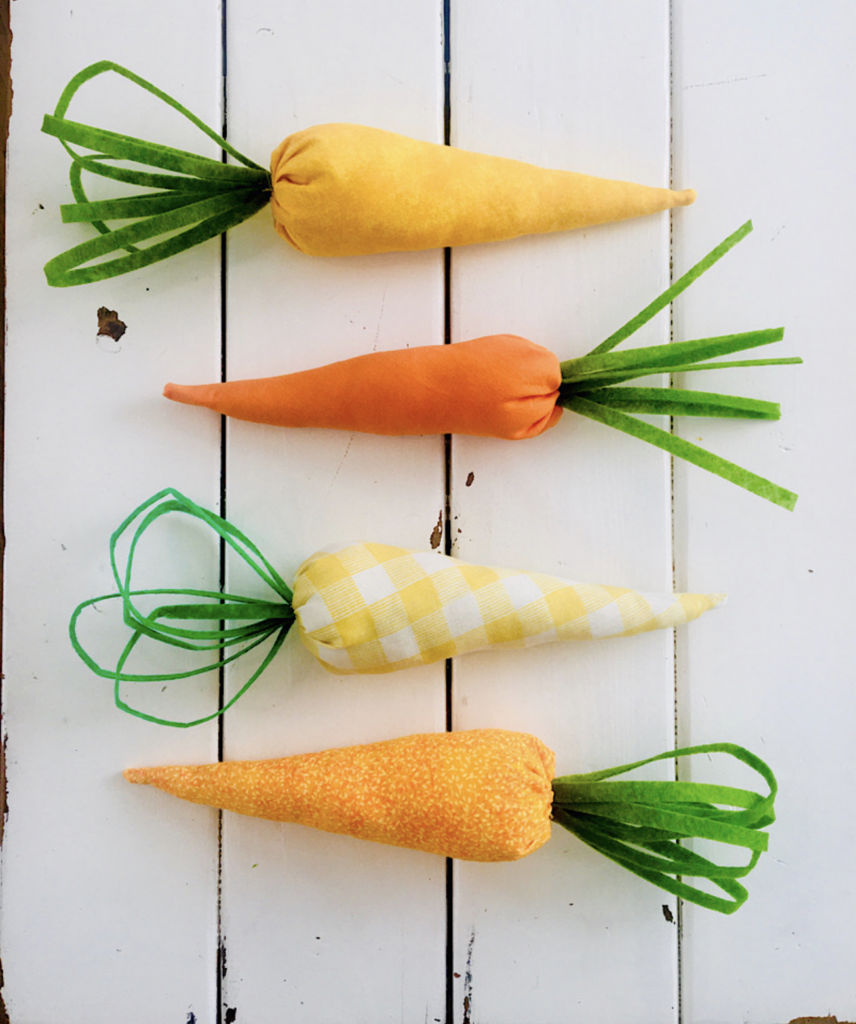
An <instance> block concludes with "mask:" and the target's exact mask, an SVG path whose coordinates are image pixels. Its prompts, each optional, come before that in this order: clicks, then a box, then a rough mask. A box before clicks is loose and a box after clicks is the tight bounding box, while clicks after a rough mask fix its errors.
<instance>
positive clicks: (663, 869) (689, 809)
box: [553, 743, 778, 914]
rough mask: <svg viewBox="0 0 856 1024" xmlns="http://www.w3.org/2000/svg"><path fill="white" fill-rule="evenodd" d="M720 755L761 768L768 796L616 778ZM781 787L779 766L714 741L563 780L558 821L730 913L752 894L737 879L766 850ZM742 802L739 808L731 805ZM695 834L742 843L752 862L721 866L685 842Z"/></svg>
mask: <svg viewBox="0 0 856 1024" xmlns="http://www.w3.org/2000/svg"><path fill="white" fill-rule="evenodd" d="M713 753H723V754H728V755H730V756H732V757H734V758H736V759H737V760H739V761H742V762H743V763H744V764H746V765H747V766H749V767H750V768H752V769H753V770H754V771H756V772H758V774H759V775H760V776H761V777H762V778H763V779H764V781H765V782H766V784H767V786H768V788H769V792H768V793H767V795H766V796H763V795H762V794H760V793H756V792H754V791H752V790H747V789H738V788H735V787H732V786H720V785H716V784H710V783H694V782H678V781H674V782H663V781H647V780H639V781H635V782H613V781H611V780H612V779H613V778H614V777H615V776H616V775H623V774H625V773H626V772H629V771H633V770H634V769H636V768H641V767H643V766H644V765H647V764H651V763H653V762H655V761H662V760H667V759H677V758H681V757H689V756H692V755H696V754H713ZM777 788H778V787H777V784H776V778H775V776H774V775H773V772H772V770H771V769H770V767H769V766H768V765H767V764H765V763H764V762H763V761H762V760H761V759H760V758H759V757H758V756H757V755H755V754H753V753H751V752H750V751H748V750H746V749H745V748H743V747H740V746H737V745H736V744H732V743H709V744H704V745H701V746H694V747H684V748H682V749H680V750H673V751H666V752H665V753H663V754H658V755H656V756H655V757H650V758H646V759H645V760H643V761H636V762H633V763H632V764H626V765H620V766H618V767H617V768H609V769H606V770H604V771H600V772H588V773H582V774H578V775H565V776H561V777H559V778H556V779H554V781H553V792H554V801H553V819H554V820H555V821H556V822H557V823H558V824H559V825H561V826H562V827H564V828H566V829H568V831H570V832H573V833H574V834H575V835H576V836H577V837H578V838H579V839H581V840H582V841H583V842H585V843H587V844H588V845H589V846H591V847H593V848H594V849H596V850H598V851H599V852H600V853H602V854H604V856H606V857H609V858H610V859H611V860H614V861H615V862H616V863H618V864H621V865H622V866H623V867H625V868H627V869H628V870H629V871H632V872H634V873H635V874H637V875H639V876H640V877H642V878H645V879H647V881H649V882H652V883H653V884H654V885H657V886H659V887H660V888H662V889H665V890H666V891H668V892H671V893H673V894H674V895H676V896H680V897H682V898H683V899H686V900H689V901H691V902H693V903H697V904H699V905H700V906H703V907H707V908H709V909H711V910H717V911H719V912H721V913H726V914H730V913H733V912H734V911H735V910H737V909H738V908H739V907H740V906H741V905H742V904H743V903H744V902H745V900H746V898H747V895H748V893H747V890H746V888H745V887H744V886H743V885H741V884H740V883H739V882H737V881H736V879H737V878H740V877H744V876H745V875H747V874H748V873H749V872H750V871H751V870H752V869H753V868H754V867H755V864H756V863H757V861H758V858H759V856H760V854H761V853H762V852H763V851H764V850H766V849H767V842H768V837H767V833H766V832H761V831H759V829H760V828H763V827H766V826H767V825H769V824H770V823H772V822H773V821H774V820H775V814H774V809H773V807H774V802H775V797H776V792H777ZM735 807H736V808H739V809H738V810H733V809H731V808H735ZM690 838H701V839H706V840H710V841H713V842H719V843H725V844H728V845H732V846H739V847H742V848H744V849H746V850H748V851H749V852H750V857H749V861H748V863H747V864H743V865H737V866H733V865H718V864H716V863H714V862H713V861H711V860H708V859H707V858H705V857H702V856H700V855H699V854H697V853H696V852H694V851H692V850H688V849H686V848H685V847H682V846H680V845H678V843H679V841H680V840H683V839H690ZM684 876H689V877H699V878H705V879H708V880H709V881H711V882H712V883H713V884H714V885H715V886H717V887H718V888H719V889H720V890H721V891H722V892H723V893H724V894H725V897H722V896H717V895H715V894H714V893H710V892H707V891H706V890H703V889H699V888H698V887H696V886H692V885H689V884H687V883H686V882H684V881H683V877H684ZM726 897H727V898H726Z"/></svg>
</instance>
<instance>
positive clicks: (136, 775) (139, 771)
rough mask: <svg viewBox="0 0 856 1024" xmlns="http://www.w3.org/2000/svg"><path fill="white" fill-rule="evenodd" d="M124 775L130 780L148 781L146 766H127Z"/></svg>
mask: <svg viewBox="0 0 856 1024" xmlns="http://www.w3.org/2000/svg"><path fill="white" fill-rule="evenodd" d="M122 775H123V776H124V777H125V778H126V779H127V780H128V782H141V783H146V782H148V773H147V772H146V769H145V768H126V769H125V770H124V771H123V772H122Z"/></svg>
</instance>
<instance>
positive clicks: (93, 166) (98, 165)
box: [71, 155, 231, 202]
mask: <svg viewBox="0 0 856 1024" xmlns="http://www.w3.org/2000/svg"><path fill="white" fill-rule="evenodd" d="M111 159H112V157H109V156H98V155H94V156H80V157H75V158H74V159H73V160H72V161H71V173H73V174H76V175H77V176H78V178H79V176H80V174H81V172H82V171H86V172H87V173H88V174H96V175H98V176H99V177H102V178H109V179H110V180H111V181H121V182H124V183H125V184H127V185H141V186H142V187H144V188H161V189H168V190H169V191H172V192H222V191H223V188H224V183H223V182H222V181H213V180H208V179H205V178H189V177H187V176H186V175H182V174H152V173H150V172H149V171H140V170H137V169H136V168H131V167H117V166H115V165H114V164H111V163H108V161H109V160H111ZM230 187H231V186H230ZM72 192H74V186H73V185H72ZM75 198H77V194H76V193H75ZM78 202H87V199H86V197H85V196H82V197H81V198H80V199H78Z"/></svg>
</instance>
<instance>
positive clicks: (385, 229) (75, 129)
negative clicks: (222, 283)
mask: <svg viewBox="0 0 856 1024" xmlns="http://www.w3.org/2000/svg"><path fill="white" fill-rule="evenodd" d="M105 72H114V73H115V74H118V75H121V76H122V77H123V78H126V79H128V80H129V81H131V82H134V83H135V84H136V85H138V86H140V87H141V88H142V89H145V90H146V91H147V92H149V93H151V94H152V95H154V96H157V97H158V98H159V99H161V100H163V102H164V103H167V104H168V105H169V106H170V107H172V108H173V109H174V110H177V111H178V112H179V113H180V114H182V115H183V116H184V117H186V118H187V119H188V120H189V121H190V122H191V123H192V124H194V125H195V126H196V127H197V128H198V129H199V130H200V131H202V132H203V133H204V134H205V135H206V136H208V138H209V139H212V140H213V141H214V142H216V143H217V144H218V145H219V146H221V147H222V149H223V150H224V151H225V152H226V153H228V154H229V155H230V156H231V157H233V158H234V159H235V160H236V161H238V165H235V164H224V163H221V162H220V161H219V160H212V159H211V158H210V157H203V156H199V155H197V154H194V153H188V152H185V151H184V150H177V149H172V148H170V147H167V146H162V145H159V144H156V143H152V142H147V141H145V140H142V139H137V138H133V137H131V136H128V135H119V134H116V133H114V132H108V131H103V130H101V129H99V128H94V127H92V126H90V125H84V124H80V123H78V122H75V121H70V120H69V119H68V118H67V117H66V113H67V111H68V107H69V104H70V103H71V100H72V99H73V97H74V95H75V93H76V92H77V90H78V89H79V88H80V87H81V86H82V85H83V84H84V83H85V82H88V81H89V80H90V79H92V78H95V77H96V76H98V75H101V74H103V73H105ZM42 130H43V131H44V132H47V133H48V134H50V135H54V136H56V137H57V138H58V139H59V140H60V142H62V144H63V146H64V147H65V149H66V151H67V152H68V154H69V156H70V157H71V158H72V165H71V172H70V181H71V188H72V193H73V195H74V198H75V203H73V204H71V205H68V206H63V207H62V208H61V212H62V217H63V220H64V221H65V222H89V223H92V224H93V225H94V227H95V228H96V229H97V230H98V231H99V232H101V234H102V237H101V238H96V239H93V240H92V241H89V242H84V243H83V244H81V245H78V246H75V247H74V248H73V249H69V250H68V251H67V252H65V253H62V254H61V255H60V256H58V257H56V258H55V259H53V260H51V261H50V262H49V263H48V264H47V265H46V267H45V274H46V276H47V279H48V283H49V284H52V285H56V286H60V287H62V286H67V285H76V284H85V283H88V282H92V281H102V280H104V279H106V278H109V277H115V276H116V275H118V274H124V273H126V272H128V271H130V270H136V269H138V268H139V267H144V266H149V265H150V264H152V263H156V262H158V261H159V260H162V259H166V258H167V257H168V256H172V255H174V254H175V253H178V252H182V251H184V250H185V249H189V248H191V247H192V246H194V245H198V244H199V243H200V242H203V241H205V240H206V239H208V238H211V237H213V236H215V235H218V234H221V233H222V232H223V231H225V230H227V228H230V227H234V226H235V225H237V224H239V223H241V221H243V220H246V219H247V218H248V217H250V216H252V215H253V214H254V213H255V212H256V211H257V210H259V209H260V208H261V207H263V206H266V205H267V204H268V203H270V205H271V209H272V212H273V218H274V224H275V227H276V230H277V232H278V233H279V234H280V235H281V236H282V237H283V238H284V239H285V240H286V241H287V242H288V243H289V244H290V245H292V246H294V248H296V249H299V250H300V251H301V252H305V253H309V254H312V255H317V256H353V255H362V254H366V253H380V252H392V251H402V250H415V249H434V248H443V247H445V246H457V245H471V244H474V243H477V242H490V241H499V240H502V239H507V238H515V237H517V236H519V235H525V234H535V233H543V232H552V231H567V230H570V229H573V228H579V227H584V226H588V225H594V224H601V223H604V222H606V221H616V220H623V219H626V218H628V217H639V216H642V215H644V214H648V213H654V212H656V211H659V210H667V209H670V208H671V207H674V206H686V205H688V204H689V203H692V202H693V201H694V200H695V192H693V191H692V189H686V190H684V191H680V192H676V191H672V190H671V189H667V188H649V187H647V186H644V185H635V184H632V183H629V182H625V181H612V180H608V179H603V178H595V177H591V176H590V175H585V174H576V173H572V172H570V171H562V170H546V169H544V168H540V167H534V166H532V165H530V164H526V163H522V162H520V161H518V160H507V159H503V158H500V157H493V156H484V155H482V154H478V153H469V152H466V151H464V150H460V149H453V148H451V147H449V146H440V145H436V144H434V143H429V142H419V141H416V140H414V139H409V138H406V137H405V136H402V135H397V134H395V133H393V132H387V131H382V130H380V129H378V128H370V127H364V126H362V125H353V124H326V125H320V126H317V127H314V128H308V129H306V130H304V131H299V132H296V133H295V134H293V135H290V136H289V137H288V138H286V139H285V140H284V141H283V142H282V143H281V144H280V145H279V146H278V147H277V148H276V150H275V151H274V153H273V156H272V158H271V172H270V173H268V171H267V170H265V168H264V167H262V166H260V165H259V164H257V163H255V162H254V161H252V160H250V159H248V158H247V157H245V156H243V155H242V154H241V153H239V152H238V151H237V150H236V149H235V148H234V147H233V146H231V145H230V144H229V143H228V142H226V140H225V139H223V138H222V137H221V136H220V135H218V134H217V133H216V132H215V131H213V130H212V129H211V128H209V127H207V126H206V125H205V124H203V123H202V121H200V120H199V118H197V117H196V116H195V115H193V114H191V113H190V111H189V110H187V109H186V108H185V107H184V106H182V105H181V104H180V103H179V102H178V101H177V100H175V99H173V98H172V97H171V96H168V95H167V94H166V93H164V92H163V91H162V90H160V89H158V88H156V87H155V86H154V85H152V84H151V83H149V82H147V81H145V79H143V78H140V77H139V75H135V74H134V73H133V72H131V71H128V70H127V68H123V67H122V66H121V65H119V64H114V63H113V62H111V61H99V62H98V63H97V64H92V65H90V66H89V67H87V68H84V69H83V70H82V71H80V72H79V73H78V74H77V75H75V76H74V78H72V79H71V81H70V82H69V83H68V85H67V86H66V88H65V90H64V91H63V93H62V96H61V97H60V100H59V102H58V104H57V107H56V110H55V111H54V113H53V114H52V115H47V116H45V119H44V123H43V125H42ZM74 146H80V147H83V150H89V151H90V152H89V153H88V154H87V153H85V152H84V151H83V150H81V151H77V150H75V149H74V148H73V147H74ZM122 162H125V163H128V162H130V163H134V164H137V165H138V166H142V167H150V168H154V169H155V170H154V171H152V170H139V169H137V168H133V167H131V168H129V167H126V166H121V165H120V164H121V163H122ZM83 171H86V172H88V173H91V174H95V175H99V176H102V177H106V178H111V179H113V180H118V181H122V182H126V183H130V184H133V185H137V186H141V187H143V188H146V189H156V190H157V191H154V192H151V191H149V192H146V193H142V194H140V195H138V196H134V197H132V198H117V199H108V200H103V201H98V202H90V201H89V199H88V197H87V195H86V192H85V190H84V188H83V184H82V173H83ZM162 171H167V172H168V173H161V172H162ZM110 220H124V221H131V222H132V223H129V224H126V225H125V226H124V227H121V228H118V229H115V230H112V229H110V228H108V226H107V224H106V223H105V222H106V221H110ZM176 231H179V232H180V233H179V234H174V232H176ZM166 235H171V237H166V238H163V240H161V241H155V242H153V243H152V244H151V245H149V246H148V247H147V248H145V249H138V248H137V247H136V245H137V243H138V242H140V241H145V240H148V239H157V238H159V237H161V236H166ZM122 249H124V250H126V251H127V254H126V255H124V256H121V257H118V258H115V259H112V260H109V261H107V262H103V263H93V261H94V260H98V259H100V258H101V257H103V256H106V255H109V254H110V253H114V252H116V251H118V250H122Z"/></svg>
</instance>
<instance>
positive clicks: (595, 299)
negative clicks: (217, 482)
mask: <svg viewBox="0 0 856 1024" xmlns="http://www.w3.org/2000/svg"><path fill="white" fill-rule="evenodd" d="M488 20H489V21H490V23H491V26H492V28H491V32H490V33H485V32H484V25H485V24H486V23H487V22H488ZM617 24H621V25H622V26H623V28H622V31H621V32H617V31H616V30H615V26H616V25H617ZM452 46H453V62H452V66H453V100H452V112H453V121H452V124H453V138H452V141H453V143H454V144H457V145H461V146H464V147H467V148H472V149H478V150H483V151H486V152H498V153H500V154H501V155H504V156H510V157H515V158H519V159H526V160H530V161H532V162H537V163H541V164H543V165H545V166H553V167H564V168H568V169H572V170H577V171H583V172H585V173H592V174H598V175H602V176H605V177H619V178H624V179H629V180H634V181H640V182H644V183H646V184H652V185H665V184H667V183H668V173H669V171H668V151H669V134H668V132H669V94H668V6H667V5H666V4H645V5H638V4H632V3H628V4H608V5H596V4H585V3H574V4H565V5H557V4H552V3H546V2H544V3H536V4H535V5H534V6H531V7H530V8H529V9H528V10H527V17H526V19H525V21H524V20H521V19H519V18H517V17H516V16H515V14H514V11H513V9H512V8H508V9H497V8H496V7H495V5H490V4H480V3H470V4H467V5H466V6H460V7H455V8H454V9H453V22H452ZM681 184H682V183H681ZM688 184H689V183H688ZM691 214H692V211H691V210H688V211H681V212H680V214H679V216H681V217H682V216H691ZM668 227H669V220H668V216H667V215H657V216H654V217H650V218H646V219H645V220H640V221H631V222H627V223H624V224H618V225H609V226H604V227H600V228H595V229H590V230H585V231H581V232H575V233H570V234H567V235H559V236H553V237H544V238H528V239H520V240H518V241H515V242H511V243H507V244H505V245H496V246H483V247H478V248H475V249H472V250H469V249H463V250H456V251H454V252H453V255H452V265H453V282H452V302H453V310H454V317H453V340H461V339H465V338H468V337H476V336H479V335H481V334H488V333H493V332H500V331H503V332H512V333H517V334H522V335H523V336H524V337H528V338H530V339H532V340H533V341H536V342H538V343H539V344H542V345H545V346H546V347H547V348H550V349H552V350H553V351H555V352H556V353H557V354H558V355H559V357H560V358H570V357H572V356H576V355H582V354H584V353H585V352H586V351H588V350H589V349H591V348H593V347H594V346H595V345H596V344H598V343H599V342H600V341H601V340H603V339H604V338H605V337H607V336H608V335H609V334H610V333H612V331H613V330H615V329H616V328H617V327H619V326H620V325H621V324H622V323H624V322H625V321H626V320H627V319H629V317H630V316H632V315H633V314H634V313H635V312H637V310H638V309H640V308H642V306H644V305H645V304H647V302H648V301H650V299H651V298H653V296H654V295H655V294H657V293H658V292H659V291H660V290H661V289H662V288H663V287H664V286H665V284H666V283H667V281H668V260H669V253H668ZM667 332H668V322H667V319H666V318H665V317H660V318H658V319H657V320H656V321H655V322H654V323H652V324H651V325H649V326H648V328H647V329H646V330H645V331H644V332H640V334H639V336H638V338H634V339H633V342H632V343H633V344H640V343H647V344H654V343H657V342H662V341H666V340H667V339H668V333H667ZM452 451H453V476H452V500H453V521H452V525H453V545H454V552H455V553H456V554H460V555H461V557H464V558H467V559H470V560H473V561H476V562H487V563H491V562H492V563H493V564H498V565H509V566H513V567H515V568H524V569H530V570H537V571H541V572H550V573H554V574H556V575H564V576H565V577H569V578H572V579H578V580H587V581H591V582H601V583H615V584H618V585H624V586H634V587H639V588H642V589H645V588H648V589H650V588H654V587H660V588H665V589H667V590H668V589H670V588H671V572H670V570H671V549H670V543H671V540H670V529H669V471H668V461H667V460H666V459H665V458H664V457H663V456H662V455H661V454H660V453H658V452H656V451H654V450H653V449H651V448H649V447H647V446H644V445H640V444H637V443H635V442H633V441H631V440H629V439H626V438H624V437H621V436H619V435H617V434H616V433H615V432H613V431H608V430H605V429H604V428H601V427H599V426H598V425H596V424H593V423H589V422H585V421H583V420H581V419H580V418H579V417H577V416H574V415H572V414H568V413H566V414H565V415H564V416H563V418H562V420H561V421H560V422H559V424H558V425H557V426H556V427H554V428H553V429H552V430H550V431H548V432H547V433H546V434H544V435H543V436H541V437H538V438H535V439H534V440H532V441H522V442H514V443H505V442H499V441H490V440H479V439H471V438H454V439H453V442H452ZM696 626H700V627H701V628H710V629H712V630H714V631H715V630H716V626H717V623H716V616H715V615H714V616H711V617H710V622H709V623H696V624H693V626H692V627H690V628H695V627H696ZM671 645H672V637H671V634H652V635H649V636H646V637H637V638H633V639H630V640H608V641H602V642H596V643H592V644H590V645H589V644H577V645H571V644H567V645H552V646H548V647H542V648H538V649H535V650H530V651H525V652H502V653H496V654H492V653H485V654H479V655H474V656H472V657H471V658H467V659H461V660H460V661H459V662H458V663H456V665H455V668H454V678H455V693H454V725H455V727H456V728H472V727H475V726H499V725H503V724H504V725H505V727H508V728H520V729H524V730H527V731H530V732H533V733H535V734H536V735H538V736H540V737H541V739H543V740H544V741H545V742H546V743H547V744H548V746H550V747H551V748H552V749H553V750H555V751H556V755H557V769H558V771H559V772H560V773H562V772H574V771H586V770H592V769H595V768H599V767H606V766H608V765H610V764H620V763H622V762H623V761H626V760H628V759H630V758H635V757H642V756H645V755H647V754H653V753H655V752H659V751H660V750H664V749H668V748H669V746H670V745H671V741H672V719H671V713H672V693H673V675H672V652H671ZM553 833H554V834H553V838H552V839H551V841H550V843H548V844H547V846H546V847H544V848H543V849H542V850H540V851H538V853H536V854H535V855H533V856H532V857H530V858H528V859H527V860H526V861H525V862H522V863H520V864H516V865H505V866H501V867H499V868H498V869H497V870H496V871H492V870H485V869H484V867H483V866H480V865H469V864H458V865H456V874H455V961H456V973H457V974H458V975H460V977H459V978H458V980H457V982H456V997H455V1012H456V1014H458V1015H459V1016H457V1017H456V1019H460V1020H472V1021H476V1020H485V1021H490V1022H491V1024H501V1022H506V1021H507V1022H511V1021H519V1020H532V1021H534V1020H537V1021H539V1024H541V1022H543V1024H548V1022H549V1024H552V1022H560V1021H566V1020H568V1019H569V1014H572V1015H573V1016H575V1017H576V1016H579V1018H580V1019H585V1020H587V1021H592V1022H594V1021H598V1022H600V1021H604V1022H605V1021H614V1020H616V1019H621V1020H623V1021H640V1022H642V1021H648V1020H651V1019H657V1020H662V1021H668V1020H670V1019H674V1016H675V1007H676V980H677V979H676V968H675V963H676V931H675V928H674V927H673V926H672V925H670V924H668V923H667V922H666V921H665V920H664V917H663V913H662V905H663V904H664V903H666V904H668V903H672V904H673V901H671V900H669V899H668V897H667V895H666V894H665V893H662V892H659V891H657V890H655V889H653V888H651V887H646V886H645V885H643V884H640V883H639V882H638V881H636V880H634V879H633V878H632V877H631V876H630V875H628V874H627V873H626V872H623V871H622V870H620V869H618V868H617V867H615V866H614V865H612V864H610V863H608V862H606V861H604V860H603V858H600V857H599V856H598V855H596V854H594V853H593V852H591V851H590V850H588V849H587V848H586V847H584V846H582V844H580V843H578V842H577V841H576V840H574V839H572V838H571V837H570V836H568V835H567V834H565V833H563V832H562V831H561V830H560V829H558V828H556V827H554V829H553Z"/></svg>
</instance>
